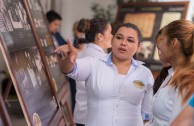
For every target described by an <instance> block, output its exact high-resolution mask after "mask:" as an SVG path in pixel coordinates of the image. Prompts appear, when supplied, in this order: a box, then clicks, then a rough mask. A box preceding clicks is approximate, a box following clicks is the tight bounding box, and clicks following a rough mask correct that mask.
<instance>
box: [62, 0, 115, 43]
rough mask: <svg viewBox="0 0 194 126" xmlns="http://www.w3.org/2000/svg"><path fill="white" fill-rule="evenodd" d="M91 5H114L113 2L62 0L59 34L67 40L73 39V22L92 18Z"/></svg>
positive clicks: (106, 0) (111, 0) (101, 0)
mask: <svg viewBox="0 0 194 126" xmlns="http://www.w3.org/2000/svg"><path fill="white" fill-rule="evenodd" d="M92 3H99V4H100V5H102V6H103V7H106V6H107V5H108V4H115V0H62V2H61V6H62V13H61V16H62V17H63V22H62V27H61V33H62V35H63V36H64V37H65V38H66V39H67V38H69V39H70V40H72V39H73V34H72V26H73V24H74V22H75V21H78V20H80V19H81V18H89V19H90V18H92V15H93V13H92V12H91V10H90V7H91V6H92Z"/></svg>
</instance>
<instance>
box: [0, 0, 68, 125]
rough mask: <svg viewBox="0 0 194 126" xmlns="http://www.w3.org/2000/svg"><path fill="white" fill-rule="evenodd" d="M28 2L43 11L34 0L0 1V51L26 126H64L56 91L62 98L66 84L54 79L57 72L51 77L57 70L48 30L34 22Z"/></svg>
mask: <svg viewBox="0 0 194 126" xmlns="http://www.w3.org/2000/svg"><path fill="white" fill-rule="evenodd" d="M30 2H31V4H33V8H34V7H35V8H36V9H37V10H39V11H40V12H41V11H42V9H41V8H40V6H38V4H37V3H36V2H35V1H34V0H33V1H27V0H9V1H5V0H0V3H1V6H0V7H1V8H0V9H1V11H0V16H1V17H0V18H1V19H2V20H1V21H0V26H1V27H0V48H1V51H2V53H3V56H4V59H5V61H6V64H7V67H8V70H9V73H10V75H11V79H12V82H13V85H14V87H15V90H16V93H17V95H18V98H19V102H20V104H21V107H22V110H23V113H24V116H25V119H26V122H27V124H28V126H49V125H50V126H65V125H66V122H65V117H64V112H63V110H62V109H61V106H60V104H59V102H58V99H59V98H58V95H57V94H58V92H56V89H57V90H59V89H61V90H63V92H64V94H63V95H64V96H65V92H67V91H66V90H67V89H66V87H65V86H64V85H65V83H66V81H65V80H64V78H63V77H62V74H61V76H60V77H61V78H62V79H63V80H64V81H62V82H61V83H60V84H59V83H58V82H57V80H58V79H61V78H56V77H59V76H58V75H59V73H57V74H58V75H53V74H55V73H56V71H55V72H53V71H52V70H58V69H59V64H57V63H58V61H57V60H58V59H57V58H56V55H55V54H53V53H54V52H53V50H54V47H53V42H52V39H51V37H50V35H49V34H45V33H46V32H45V31H44V30H45V28H46V29H47V27H42V26H43V25H44V24H45V20H42V21H43V22H39V20H38V22H33V19H32V15H31V13H30V7H29V6H28V4H30ZM38 3H39V1H38ZM39 16H41V15H38V17H39ZM40 18H41V17H40ZM34 21H35V20H34ZM37 27H38V28H39V29H36V28H37ZM37 30H38V31H39V30H41V31H43V32H41V33H42V34H40V33H38V32H37ZM42 37H43V38H42ZM49 37H50V38H49ZM41 42H42V43H41ZM43 43H44V46H45V47H43ZM51 73H52V74H51ZM62 79H61V80H62ZM59 81H60V80H59ZM59 85H60V87H57V86H59ZM62 87H63V88H62ZM59 92H61V91H59ZM59 94H60V93H59ZM63 95H61V96H63ZM61 99H62V98H61Z"/></svg>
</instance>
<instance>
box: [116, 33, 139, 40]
mask: <svg viewBox="0 0 194 126" xmlns="http://www.w3.org/2000/svg"><path fill="white" fill-rule="evenodd" d="M116 35H121V36H123V34H121V33H118V34H116ZM127 37H128V38H130V39H133V40H135V38H134V37H132V36H127Z"/></svg>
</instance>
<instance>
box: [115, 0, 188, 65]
mask: <svg viewBox="0 0 194 126" xmlns="http://www.w3.org/2000/svg"><path fill="white" fill-rule="evenodd" d="M188 4H189V2H188V1H185V2H147V3H143V2H137V3H126V4H122V5H121V6H120V7H119V9H118V13H117V19H116V23H126V22H130V23H133V24H136V25H137V26H138V27H139V29H140V30H141V32H142V36H143V43H142V50H141V52H140V55H139V56H141V57H140V59H141V60H143V61H145V62H147V63H148V64H154V63H156V64H157V63H158V61H159V57H158V53H157V48H156V46H155V37H156V35H157V32H158V31H159V30H160V29H161V28H162V27H164V26H165V25H167V24H168V23H170V22H172V21H174V20H178V19H184V18H185V17H186V13H187V9H188Z"/></svg>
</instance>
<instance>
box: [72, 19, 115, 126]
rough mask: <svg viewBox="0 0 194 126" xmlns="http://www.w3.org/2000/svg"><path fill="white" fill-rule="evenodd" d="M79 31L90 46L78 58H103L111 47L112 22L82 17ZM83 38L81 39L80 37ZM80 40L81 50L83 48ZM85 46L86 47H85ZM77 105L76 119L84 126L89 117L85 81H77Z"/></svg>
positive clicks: (79, 125) (78, 125) (78, 123)
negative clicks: (83, 34) (106, 50)
mask: <svg viewBox="0 0 194 126" xmlns="http://www.w3.org/2000/svg"><path fill="white" fill-rule="evenodd" d="M77 26H78V27H77V31H78V33H85V35H86V41H88V43H89V44H88V47H87V48H86V49H84V50H83V51H81V52H80V53H79V54H78V58H83V57H87V56H94V57H96V58H99V59H100V58H102V57H104V56H106V53H105V52H104V50H105V49H108V48H111V40H112V34H111V31H112V28H111V25H110V23H109V22H108V21H107V20H105V19H102V18H93V19H91V20H89V19H81V20H80V21H79V22H78V25H77ZM79 40H81V39H79ZM80 45H81V43H79V42H78V46H79V50H80V49H81V48H82V47H81V46H80ZM83 48H84V47H83ZM76 91H77V93H76V106H75V110H74V120H75V122H76V123H77V126H84V125H85V124H86V119H87V92H86V89H85V81H76Z"/></svg>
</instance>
